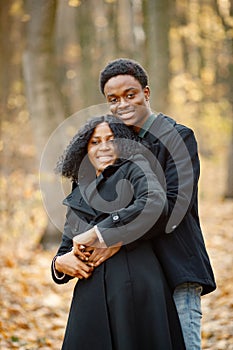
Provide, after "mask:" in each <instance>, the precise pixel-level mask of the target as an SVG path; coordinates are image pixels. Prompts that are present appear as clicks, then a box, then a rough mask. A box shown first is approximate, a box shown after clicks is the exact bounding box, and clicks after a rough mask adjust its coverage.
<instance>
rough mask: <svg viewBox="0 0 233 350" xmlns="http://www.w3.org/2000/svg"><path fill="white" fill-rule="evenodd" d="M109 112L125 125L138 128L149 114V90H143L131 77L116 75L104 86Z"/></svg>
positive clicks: (146, 88) (147, 88)
mask: <svg viewBox="0 0 233 350" xmlns="http://www.w3.org/2000/svg"><path fill="white" fill-rule="evenodd" d="M104 94H105V97H106V99H107V101H108V103H109V104H110V111H111V113H112V114H113V115H115V116H116V117H118V118H120V119H121V120H122V121H123V122H124V123H125V124H126V125H134V126H135V127H136V128H140V127H141V126H142V125H143V124H144V123H145V121H146V120H147V118H148V117H149V116H150V114H151V110H150V106H149V102H148V100H149V96H150V89H149V87H148V86H146V87H145V88H144V89H143V88H142V86H141V84H140V83H139V81H138V80H137V79H135V78H134V77H133V76H131V75H117V76H115V77H112V78H111V79H109V80H108V81H107V83H106V84H105V86H104Z"/></svg>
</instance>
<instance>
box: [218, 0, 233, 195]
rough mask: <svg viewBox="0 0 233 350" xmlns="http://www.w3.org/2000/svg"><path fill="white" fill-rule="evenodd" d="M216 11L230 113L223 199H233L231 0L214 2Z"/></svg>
mask: <svg viewBox="0 0 233 350" xmlns="http://www.w3.org/2000/svg"><path fill="white" fill-rule="evenodd" d="M215 6H216V10H217V12H218V15H219V16H220V18H221V20H222V23H223V26H224V30H225V40H224V42H225V45H224V46H225V49H226V55H227V63H228V65H227V73H226V74H225V80H226V82H227V84H226V85H227V99H228V102H229V103H230V112H231V116H230V117H231V137H230V142H229V149H228V157H227V178H226V186H225V193H224V197H225V198H233V0H229V1H226V2H223V1H217V0H215Z"/></svg>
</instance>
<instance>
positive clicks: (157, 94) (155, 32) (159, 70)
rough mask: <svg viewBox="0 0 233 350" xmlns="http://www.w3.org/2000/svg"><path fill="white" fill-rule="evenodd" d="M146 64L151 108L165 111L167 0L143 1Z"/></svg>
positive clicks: (168, 21)
mask: <svg viewBox="0 0 233 350" xmlns="http://www.w3.org/2000/svg"><path fill="white" fill-rule="evenodd" d="M143 8H144V18H145V22H144V23H145V33H146V38H147V42H146V64H145V66H146V67H147V69H148V73H149V77H150V86H151V101H152V103H153V105H152V108H155V109H156V110H157V111H164V112H166V110H167V106H168V82H169V28H170V15H169V1H168V0H157V1H154V0H147V1H144V6H143Z"/></svg>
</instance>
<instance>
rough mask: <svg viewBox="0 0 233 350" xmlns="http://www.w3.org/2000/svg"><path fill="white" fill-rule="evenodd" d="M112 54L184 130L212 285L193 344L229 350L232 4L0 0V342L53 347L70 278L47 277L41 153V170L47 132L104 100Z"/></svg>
mask: <svg viewBox="0 0 233 350" xmlns="http://www.w3.org/2000/svg"><path fill="white" fill-rule="evenodd" d="M118 57H129V58H132V59H135V60H137V61H139V62H140V63H141V64H142V65H143V66H144V67H145V68H146V70H147V72H148V74H149V77H150V87H151V92H152V93H151V98H150V101H151V107H152V109H153V110H155V111H162V112H164V113H167V114H169V115H171V116H172V117H173V118H174V119H176V120H177V121H178V122H181V123H184V124H185V125H187V126H189V127H191V128H193V129H194V132H195V135H196V138H197V140H198V144H199V152H200V158H201V178H200V189H199V201H200V216H201V222H202V227H203V232H204V237H205V240H206V245H207V248H208V252H209V254H210V258H211V261H212V264H213V268H214V271H215V275H216V280H217V284H218V289H217V290H216V292H214V293H212V294H210V295H208V296H205V297H203V314H204V315H203V330H202V335H203V349H206V350H207V349H209V350H221V349H224V350H225V349H233V329H232V324H233V316H232V315H233V312H232V311H233V301H232V300H233V299H232V296H233V292H232V277H233V275H232V264H233V258H232V248H233V246H232V233H233V108H232V107H233V1H232V0H126V1H124V0H105V1H104V0H83V1H81V0H28V1H26V0H8V1H5V0H0V118H1V140H0V156H1V158H0V164H1V173H0V188H1V198H0V201H1V220H0V228H1V234H0V254H1V259H0V267H1V277H2V283H1V287H0V288H1V289H0V293H1V298H0V313H1V319H0V348H2V349H24V350H26V349H28V350H29V349H30V350H32V349H44V350H46V349H59V348H60V346H61V341H62V336H63V333H64V327H65V323H66V319H67V312H68V308H69V302H70V298H71V293H72V288H73V283H72V282H71V283H70V285H69V286H67V285H66V286H56V285H54V284H53V282H52V281H51V277H50V260H51V258H52V256H53V254H54V253H55V251H56V244H58V243H57V242H58V241H59V240H60V236H61V232H60V230H59V227H58V226H59V225H54V222H55V223H56V218H55V219H54V220H53V217H57V220H58V221H59V220H60V218H62V220H63V216H62V215H61V211H60V209H59V208H60V207H61V202H60V198H57V197H56V193H52V195H51V193H49V194H48V196H49V198H51V196H52V198H53V200H52V203H51V201H48V203H47V204H46V205H45V201H46V198H45V197H44V196H45V194H44V193H43V192H44V191H43V189H44V188H45V187H43V186H44V183H43V181H45V183H46V185H45V186H46V188H47V189H48V188H49V187H50V184H51V177H46V176H45V179H44V178H42V180H41V159H44V158H43V157H44V152H45V150H46V152H45V153H46V156H47V157H48V158H46V161H43V162H42V165H45V168H46V164H49V168H48V169H43V171H45V172H49V171H51V166H54V165H55V163H56V152H53V151H52V150H51V152H48V141H49V140H51V137H52V135H54V133H53V132H54V130H58V129H57V128H58V127H59V126H60V125H61V124H62V123H64V120H65V121H66V120H69V119H70V118H69V117H70V116H73V115H76V119H75V120H76V121H77V120H79V121H80V123H81V124H82V122H83V120H84V119H85V118H86V117H87V116H89V115H90V113H92V112H93V109H92V108H90V106H99V105H100V104H101V105H102V104H104V103H105V100H104V98H103V96H102V95H101V93H100V91H99V86H98V79H99V72H100V70H101V69H103V67H104V66H105V64H107V62H108V61H110V60H113V59H115V58H118ZM97 110H98V108H97V109H96V108H94V111H97ZM83 118H84V119H83ZM71 119H72V118H71ZM76 127H77V125H76ZM74 128H75V126H74V125H73V124H72V125H69V127H68V134H67V135H68V136H70V135H72V133H74ZM61 139H62V137H61V138H60V140H59V141H61ZM46 145H47V146H46ZM55 146H57V147H58V149H59V150H60V147H63V146H64V142H61V143H59V144H58V145H57V144H55ZM46 147H47V148H46ZM55 148H56V147H55ZM53 149H54V147H53ZM48 178H49V179H48ZM48 192H49V191H48ZM58 199H59V200H58ZM46 206H47V207H46ZM48 206H49V208H48ZM47 213H48V214H50V213H53V214H52V216H51V215H47ZM51 218H52V220H51Z"/></svg>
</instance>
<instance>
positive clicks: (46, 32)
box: [23, 0, 64, 248]
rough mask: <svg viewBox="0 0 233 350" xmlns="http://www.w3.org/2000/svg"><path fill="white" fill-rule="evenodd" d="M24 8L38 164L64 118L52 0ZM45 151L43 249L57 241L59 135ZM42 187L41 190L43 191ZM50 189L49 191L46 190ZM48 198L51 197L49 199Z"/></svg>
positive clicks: (25, 59)
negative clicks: (55, 178)
mask: <svg viewBox="0 0 233 350" xmlns="http://www.w3.org/2000/svg"><path fill="white" fill-rule="evenodd" d="M27 10H28V14H29V15H30V21H29V22H28V25H27V46H26V50H25V52H24V57H23V71H24V79H25V82H26V94H27V101H28V108H29V111H30V115H31V121H32V126H33V131H34V138H35V142H36V146H37V151H38V152H37V154H38V165H39V160H40V159H41V156H42V152H43V149H44V147H45V145H46V142H47V141H48V140H49V137H50V135H51V133H52V132H53V131H54V129H55V128H56V127H57V126H58V125H59V123H61V122H62V121H63V120H64V110H63V105H62V103H61V99H60V96H59V92H58V90H57V88H56V79H55V59H54V54H53V50H52V48H53V29H54V22H55V15H56V1H55V0H40V1H37V0H29V1H28V2H27ZM56 142H57V144H56V146H55V147H53V148H51V149H50V150H49V152H48V151H47V152H45V154H46V162H45V161H42V163H41V164H42V165H41V168H40V180H41V182H40V186H41V190H42V196H43V200H44V204H45V208H46V210H47V212H48V214H49V216H50V220H49V222H48V226H47V228H46V231H45V234H44V236H43V237H42V245H43V246H44V247H45V248H47V247H49V246H50V244H52V243H55V242H58V241H59V240H60V232H59V230H58V226H59V227H61V226H62V223H61V220H63V217H62V215H61V209H60V208H61V198H60V197H59V194H58V193H57V192H56V191H54V190H53V186H51V177H53V169H54V167H55V164H56V160H57V159H56V157H57V156H58V155H57V151H58V150H61V149H62V147H63V145H62V136H61V137H59V138H57V141H56ZM44 190H45V191H44ZM49 190H50V191H49ZM51 199H52V200H51Z"/></svg>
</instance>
